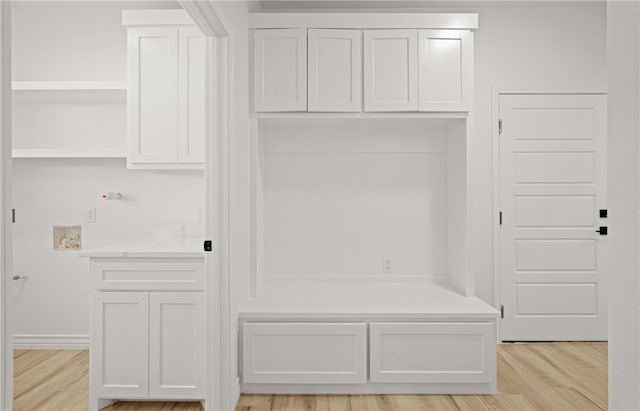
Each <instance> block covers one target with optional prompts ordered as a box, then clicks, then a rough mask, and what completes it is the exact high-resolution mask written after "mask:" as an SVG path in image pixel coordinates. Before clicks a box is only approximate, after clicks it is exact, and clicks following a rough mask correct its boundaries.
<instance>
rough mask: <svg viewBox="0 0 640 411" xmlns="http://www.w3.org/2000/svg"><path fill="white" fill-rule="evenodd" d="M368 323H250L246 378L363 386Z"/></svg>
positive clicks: (245, 345)
mask: <svg viewBox="0 0 640 411" xmlns="http://www.w3.org/2000/svg"><path fill="white" fill-rule="evenodd" d="M366 345H367V325H366V324H365V323H340V324H336V323H246V324H244V327H243V357H242V360H243V368H244V371H243V375H242V378H243V382H245V383H267V384H364V383H366V382H367V347H366Z"/></svg>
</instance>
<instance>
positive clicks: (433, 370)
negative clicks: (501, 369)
mask: <svg viewBox="0 0 640 411" xmlns="http://www.w3.org/2000/svg"><path fill="white" fill-rule="evenodd" d="M495 341H496V332H495V326H494V324H493V323H489V322H486V323H435V322H434V323H371V324H370V325H369V344H370V366H371V381H372V382H376V383H488V382H491V381H495V378H496V342H495Z"/></svg>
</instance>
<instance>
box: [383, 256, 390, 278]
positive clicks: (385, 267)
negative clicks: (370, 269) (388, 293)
mask: <svg viewBox="0 0 640 411" xmlns="http://www.w3.org/2000/svg"><path fill="white" fill-rule="evenodd" d="M382 272H383V273H385V274H391V273H392V272H393V268H392V265H391V259H390V258H383V259H382Z"/></svg>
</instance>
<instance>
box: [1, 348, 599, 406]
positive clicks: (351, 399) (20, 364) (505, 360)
mask: <svg viewBox="0 0 640 411" xmlns="http://www.w3.org/2000/svg"><path fill="white" fill-rule="evenodd" d="M607 351H608V347H607V344H606V343H564V342H562V343H535V344H503V345H500V346H499V347H498V392H497V394H496V395H272V394H252V395H242V397H241V398H240V402H239V403H238V406H237V407H236V411H294V410H295V411H305V410H317V411H395V410H407V411H420V410H428V411H431V410H438V411H440V410H442V411H481V410H505V411H512V410H513V411H517V410H526V411H536V410H539V411H556V410H557V411H565V410H567V411H570V410H581V411H591V410H605V409H606V408H607ZM88 370H89V355H88V351H86V350H16V351H15V352H14V386H15V387H14V388H15V392H14V409H15V411H36V410H37V411H85V410H86V409H87V404H88V381H89V377H88V374H89V372H88ZM105 410H108V411H200V410H202V407H201V405H200V403H198V402H189V403H181V402H137V401H121V402H117V403H115V404H114V405H112V406H110V407H108V408H105Z"/></svg>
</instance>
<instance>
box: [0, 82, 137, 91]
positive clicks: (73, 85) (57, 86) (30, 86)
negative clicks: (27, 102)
mask: <svg viewBox="0 0 640 411" xmlns="http://www.w3.org/2000/svg"><path fill="white" fill-rule="evenodd" d="M11 88H12V90H14V91H55V90H121V91H125V90H127V82H126V81H13V82H12V83H11Z"/></svg>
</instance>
